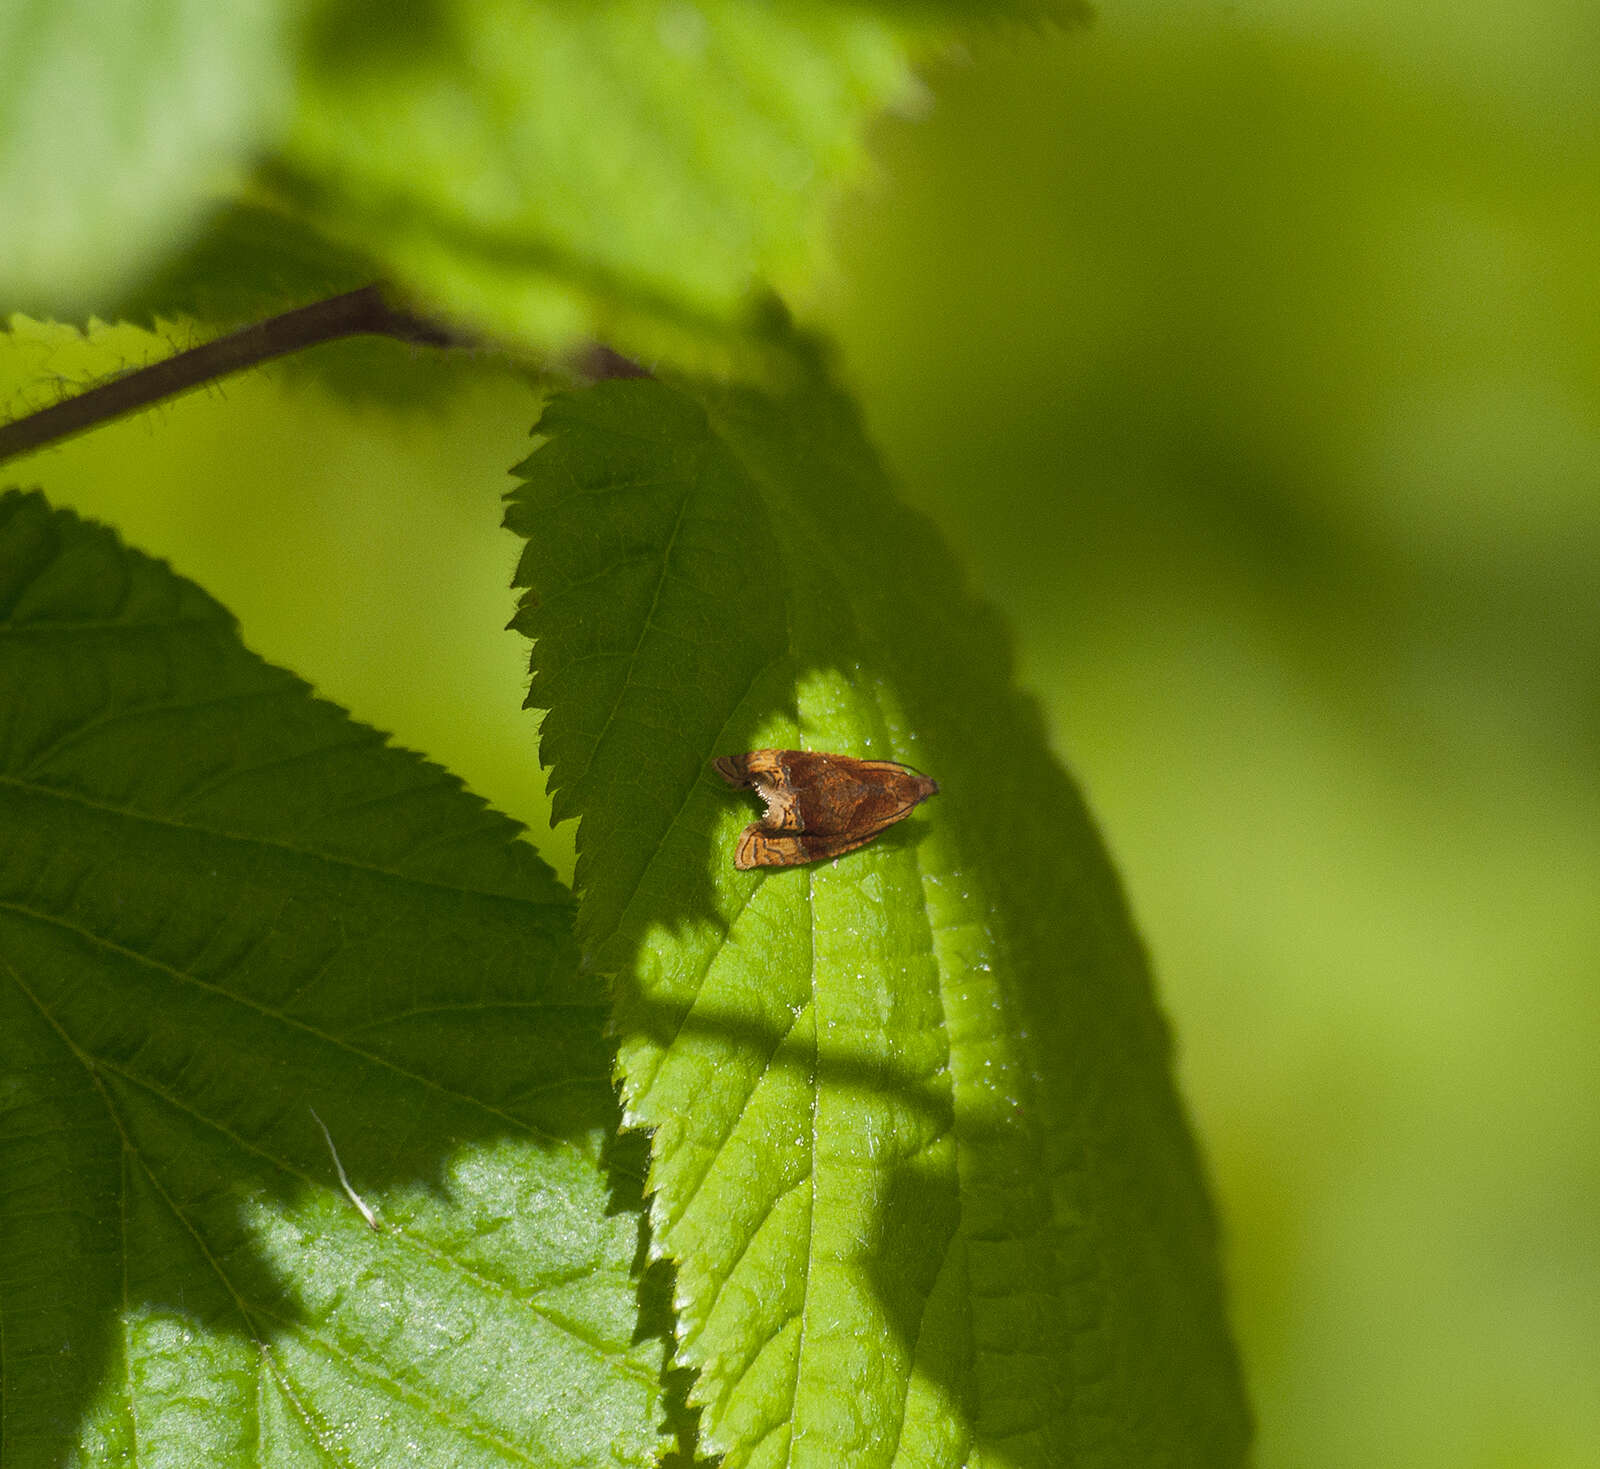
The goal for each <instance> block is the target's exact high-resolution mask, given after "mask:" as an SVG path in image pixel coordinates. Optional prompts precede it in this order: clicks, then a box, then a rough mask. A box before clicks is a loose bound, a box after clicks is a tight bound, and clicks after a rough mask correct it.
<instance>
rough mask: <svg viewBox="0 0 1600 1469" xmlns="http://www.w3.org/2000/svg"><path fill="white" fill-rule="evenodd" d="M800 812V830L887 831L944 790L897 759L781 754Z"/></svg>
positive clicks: (794, 752)
mask: <svg viewBox="0 0 1600 1469" xmlns="http://www.w3.org/2000/svg"><path fill="white" fill-rule="evenodd" d="M774 753H775V754H777V755H778V756H779V759H780V763H781V764H782V767H783V771H784V774H785V776H786V777H787V779H788V783H789V785H790V787H791V789H792V790H793V791H794V800H795V804H796V805H797V806H798V807H799V811H800V826H799V827H798V828H796V829H797V830H799V831H808V832H828V833H837V834H841V835H842V834H845V833H854V832H857V831H861V830H863V829H865V830H869V831H872V832H877V831H882V830H883V828H884V827H885V826H888V825H889V824H890V823H891V822H894V821H898V820H899V819H900V818H901V817H902V816H904V815H906V814H907V812H909V811H910V810H911V808H912V807H913V806H915V805H917V804H918V803H919V802H921V801H925V800H927V799H928V797H929V796H931V795H933V794H934V793H935V792H936V791H937V790H938V789H939V787H938V785H937V783H935V782H934V781H931V780H929V779H928V777H927V776H925V775H921V774H919V773H918V772H917V771H915V770H912V769H911V768H910V766H907V765H901V764H899V763H898V762H896V761H894V760H857V759H855V758H854V757H853V756H850V755H825V754H821V753H818V752H815V751H810V750H780V751H775V752H774Z"/></svg>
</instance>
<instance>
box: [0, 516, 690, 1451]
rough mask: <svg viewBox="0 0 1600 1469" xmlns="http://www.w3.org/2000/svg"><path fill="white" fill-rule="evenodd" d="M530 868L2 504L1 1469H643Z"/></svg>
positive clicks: (632, 1239) (91, 538) (636, 1410)
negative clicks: (552, 1468)
mask: <svg viewBox="0 0 1600 1469" xmlns="http://www.w3.org/2000/svg"><path fill="white" fill-rule="evenodd" d="M515 832H516V829H515V827H514V826H513V825H512V823H510V822H509V821H507V820H506V819H505V818H504V817H501V816H498V815H496V814H494V813H492V812H490V811H487V810H486V809H485V808H484V807H483V805H482V803H481V802H479V801H477V800H475V799H474V798H472V797H470V796H468V795H466V794H465V793H463V792H462V791H461V789H460V788H459V785H458V783H457V782H456V781H455V780H453V779H452V778H451V777H450V776H448V775H446V774H445V773H444V772H443V771H441V770H439V769H438V768H437V767H435V766H432V765H429V764H427V763H426V762H424V761H422V760H420V759H418V758H416V757H415V756H412V755H409V754H406V753H404V752H401V751H397V750H393V749H390V748H387V747H386V745H385V743H384V740H383V737H382V736H381V735H379V734H377V733H376V732H374V731H372V730H370V729H367V728H364V727H363V726H360V725H357V724H355V723H353V722H352V721H351V720H350V719H349V718H348V717H347V716H346V715H344V714H343V713H342V712H341V711H340V710H338V709H335V708H334V707H332V706H331V705H328V704H325V703H322V702H320V701H318V700H315V699H313V698H312V697H311V696H310V694H309V692H308V691H307V689H306V688H305V686H304V685H303V684H301V683H299V682H298V681H297V680H296V679H294V678H293V677H291V676H290V675H288V674H286V673H284V672H282V671H280V670H278V669H275V668H272V667H270V666H269V665H267V664H264V663H262V662H261V661H260V660H259V659H257V658H255V657H254V656H253V655H251V654H250V653H248V652H246V651H245V649H244V648H243V647H242V646H241V645H240V643H239V641H238V638H237V635H236V633H235V630H234V625H233V621H232V619H231V618H230V617H229V616H228V615H227V614H226V613H225V612H224V611H223V610H222V609H221V608H220V607H219V606H217V604H216V603H214V602H213V601H211V600H210V598H208V597H207V596H206V595H205V594H204V593H202V592H201V591H200V590H199V589H198V588H196V587H195V586H193V585H192V584H191V583H188V582H185V581H182V580H181V579H179V578H178V577H176V576H174V575H173V574H172V573H171V572H170V571H169V570H168V569H167V568H166V567H164V566H163V565H161V564H159V563H156V562H153V561H151V560H149V559H147V558H145V557H142V556H139V555H137V554H134V553H131V552H128V551H125V550H123V549H122V548H121V547H120V546H119V545H118V543H117V542H116V541H115V539H114V538H113V537H112V535H111V534H110V533H109V532H108V531H105V530H104V529H101V528H98V527H94V526H91V525H86V524H84V523H83V522H80V521H77V520H75V519H74V518H72V517H71V516H69V515H66V514H63V513H59V512H52V511H50V510H49V508H48V507H47V506H46V505H45V504H44V502H43V501H42V500H41V499H39V498H38V497H37V496H23V495H20V494H16V493H11V494H8V495H7V496H6V497H5V498H4V499H0V834H3V840H0V1179H3V1180H4V1190H3V1192H0V1321H3V1322H4V1350H5V1358H4V1373H5V1393H4V1396H3V1398H0V1458H3V1460H4V1462H5V1464H6V1465H7V1466H8V1469H10V1466H11V1465H12V1464H16V1465H17V1466H19V1469H24V1466H33V1465H40V1466H42V1465H46V1464H49V1465H55V1464H59V1463H63V1462H66V1463H74V1464H82V1465H85V1466H88V1465H96V1466H98V1465H104V1464H110V1463H124V1462H127V1463H131V1462H135V1461H137V1462H138V1463H140V1464H151V1465H156V1464H172V1465H183V1466H193V1465H201V1464H204V1465H240V1466H243V1465H252V1466H255V1465H265V1464H274V1465H275V1464H290V1463H296V1464H298V1463H302V1462H304V1463H308V1464H339V1465H342V1466H357V1465H361V1466H367V1465H370V1466H374V1469H376V1466H391V1465H395V1464H417V1465H424V1464H425V1465H434V1464H454V1465H511V1464H520V1465H529V1464H537V1465H541V1466H543V1465H587V1464H595V1463H606V1464H612V1463H615V1464H637V1465H642V1464H646V1463H650V1462H653V1454H654V1452H655V1450H656V1448H657V1447H658V1443H659V1440H660V1437H661V1433H660V1429H659V1426H658V1422H659V1419H660V1417H661V1414H662V1408H661V1402H660V1397H661V1394H660V1388H659V1373H660V1366H661V1345H660V1342H659V1340H657V1341H654V1342H652V1341H649V1340H636V1335H637V1331H636V1317H637V1302H636V1292H635V1286H634V1283H633V1281H632V1280H631V1278H630V1266H631V1264H632V1260H633V1256H634V1254H635V1251H636V1248H637V1235H638V1224H639V1217H638V1214H637V1213H636V1212H635V1211H633V1210H632V1209H629V1208H626V1207H619V1204H620V1203H623V1202H625V1195H626V1188H625V1187H624V1188H622V1190H621V1192H618V1191H617V1190H618V1186H617V1185H615V1184H613V1183H612V1182H611V1181H609V1180H608V1177H607V1174H606V1171H605V1169H604V1168H603V1167H602V1166H601V1161H600V1151H601V1149H602V1147H603V1146H606V1143H607V1139H608V1138H609V1136H610V1134H611V1133H612V1131H613V1129H614V1126H615V1122H616V1117H615V1104H614V1101H613V1098H612V1093H611V1089H610V1084H609V1076H608V1067H609V1051H608V1049H607V1047H606V1045H605V1044H604V1042H603V1040H602V1037H601V1034H600V1024H599V1022H600V1012H599V1010H598V1008H597V1004H596V996H595V993H594V990H593V987H592V984H591V983H590V982H589V981H587V980H586V979H584V978H583V977H581V976H580V975H579V974H578V973H577V972H576V970H575V967H574V964H573V957H574V954H573V945H572V941H571V936H570V919H571V903H570V899H569V897H568V895H567V894H566V892H565V890H564V889H562V888H561V886H560V885H559V884H558V883H557V882H556V881H555V880H554V879H553V878H552V876H551V874H550V872H549V870H548V869H547V868H546V867H545V866H544V864H543V863H542V862H541V861H540V860H539V859H538V857H537V856H536V855H535V854H534V853H533V851H532V849H531V848H529V847H527V846H526V845H524V844H523V843H521V842H519V841H517V840H515ZM635 1191H636V1189H635Z"/></svg>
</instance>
